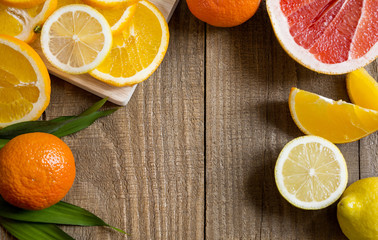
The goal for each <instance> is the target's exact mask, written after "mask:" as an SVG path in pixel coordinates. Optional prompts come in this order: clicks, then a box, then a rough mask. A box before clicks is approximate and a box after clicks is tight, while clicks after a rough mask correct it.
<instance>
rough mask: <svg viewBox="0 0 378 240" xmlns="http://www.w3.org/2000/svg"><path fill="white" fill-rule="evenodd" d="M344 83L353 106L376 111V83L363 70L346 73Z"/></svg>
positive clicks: (377, 96) (377, 103)
mask: <svg viewBox="0 0 378 240" xmlns="http://www.w3.org/2000/svg"><path fill="white" fill-rule="evenodd" d="M346 82H347V89H348V94H349V98H350V100H351V101H352V102H353V103H354V104H357V105H359V106H361V107H364V108H368V109H373V110H376V111H378V83H377V82H376V81H375V80H374V78H373V77H372V76H370V75H369V73H368V72H367V71H366V70H365V69H364V68H361V69H358V70H356V71H353V72H351V73H348V75H347V80H346Z"/></svg>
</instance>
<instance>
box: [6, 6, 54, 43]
mask: <svg viewBox="0 0 378 240" xmlns="http://www.w3.org/2000/svg"><path fill="white" fill-rule="evenodd" d="M57 1H58V0H46V1H45V2H44V3H42V4H40V5H38V6H36V7H32V8H25V9H21V8H14V7H8V6H6V5H3V4H1V3H0V22H1V23H2V24H1V25H0V34H6V35H10V36H13V37H16V38H18V39H20V40H22V41H24V42H31V41H32V40H34V37H35V33H34V28H35V27H36V26H38V25H41V24H42V23H43V22H44V21H45V20H46V19H47V18H48V16H50V15H51V14H52V12H53V11H54V10H55V8H56V5H57Z"/></svg>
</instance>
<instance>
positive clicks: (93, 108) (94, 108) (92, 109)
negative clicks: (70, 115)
mask: <svg viewBox="0 0 378 240" xmlns="http://www.w3.org/2000/svg"><path fill="white" fill-rule="evenodd" d="M107 100H108V98H104V99H101V100H100V101H98V102H96V103H95V104H93V105H92V106H91V107H90V108H88V109H87V110H85V111H84V112H82V113H81V114H80V115H79V116H86V115H89V114H91V113H94V112H96V111H97V110H99V109H100V108H101V107H102V106H104V104H105V103H106V101H107Z"/></svg>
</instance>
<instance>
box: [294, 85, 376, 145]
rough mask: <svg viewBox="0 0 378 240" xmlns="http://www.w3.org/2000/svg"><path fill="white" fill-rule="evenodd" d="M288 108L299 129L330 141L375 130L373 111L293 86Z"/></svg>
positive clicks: (354, 137)
mask: <svg viewBox="0 0 378 240" xmlns="http://www.w3.org/2000/svg"><path fill="white" fill-rule="evenodd" d="M289 107H290V113H291V116H292V118H293V120H294V122H295V124H297V126H298V128H299V129H300V130H302V132H304V133H305V134H311V135H316V136H320V137H323V138H326V139H328V140H329V141H331V142H333V143H347V142H353V141H357V140H359V139H361V138H363V137H365V136H367V135H369V134H371V133H373V132H375V131H377V130H378V112H377V111H374V110H370V109H366V108H363V107H360V106H358V105H354V104H350V103H347V102H344V101H341V100H339V101H333V100H332V99H329V98H325V97H323V96H320V95H317V94H314V93H311V92H307V91H303V90H300V89H297V88H292V90H291V92H290V96H289Z"/></svg>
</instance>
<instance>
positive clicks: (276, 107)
mask: <svg viewBox="0 0 378 240" xmlns="http://www.w3.org/2000/svg"><path fill="white" fill-rule="evenodd" d="M169 27H170V33H171V40H170V46H169V50H168V52H167V55H166V57H165V60H164V62H163V63H162V64H161V66H160V68H159V69H158V70H157V71H156V73H155V74H154V75H153V76H152V77H151V78H150V79H149V80H148V81H146V82H144V83H142V84H140V85H139V86H138V87H137V90H136V92H135V95H134V96H133V97H132V99H131V101H130V102H129V104H128V105H127V106H126V107H123V108H121V109H120V110H118V111H117V112H116V113H114V114H113V115H111V116H109V117H106V118H103V119H101V120H99V121H97V122H96V123H95V124H93V125H92V126H91V127H89V128H88V129H86V130H84V131H81V132H79V133H77V134H74V135H72V136H68V137H65V138H64V141H65V142H66V143H67V144H68V145H69V146H70V147H71V148H72V150H73V152H74V155H75V157H76V166H77V176H76V180H75V183H74V185H73V187H72V189H71V191H70V192H69V194H68V195H67V196H66V197H65V199H64V200H65V201H68V202H71V203H73V204H77V205H79V206H82V207H84V208H86V209H88V210H90V211H92V212H94V213H96V214H97V215H98V216H100V217H101V218H103V219H104V220H105V221H106V222H108V223H109V224H111V225H113V226H117V227H120V228H122V229H124V230H125V231H127V232H128V233H129V234H130V236H124V235H121V234H119V233H117V232H115V231H112V230H109V229H107V228H103V227H63V229H64V230H65V231H67V232H68V233H69V234H71V235H72V236H74V237H75V238H76V239H99V240H103V239H112V240H113V239H133V240H135V239H143V240H144V239H204V238H206V239H215V240H219V239H264V240H265V239H285V240H286V239H301V240H303V239H322V240H323V239H346V238H345V237H344V236H343V234H342V232H341V230H340V228H339V226H338V223H337V219H336V205H332V206H331V207H329V208H327V209H324V210H320V211H304V210H299V209H297V208H295V207H292V206H291V205H290V204H289V203H288V202H286V201H285V200H284V199H283V198H282V197H281V196H280V194H279V193H278V191H277V188H276V185H275V182H274V173H273V169H274V165H275V162H276V158H277V156H278V154H279V152H280V150H281V149H282V147H283V146H284V145H285V144H286V143H287V142H288V141H290V140H292V139H293V138H295V137H298V136H301V135H303V134H302V133H301V132H300V131H299V130H298V128H297V127H296V125H295V124H294V122H293V120H292V119H291V116H290V113H289V108H288V104H287V100H288V96H289V91H290V88H291V87H293V86H297V87H299V88H301V89H304V90H310V91H313V92H315V93H318V94H322V95H324V96H327V97H330V98H333V99H343V100H349V99H348V96H347V92H346V87H345V76H327V75H322V74H317V73H315V72H312V71H310V70H308V69H306V68H304V67H302V66H301V65H299V64H298V63H296V62H295V61H294V60H292V59H291V58H290V57H289V56H288V55H287V54H286V53H285V52H284V51H283V49H282V48H281V46H280V45H279V43H278V42H277V40H276V38H275V36H274V33H273V31H272V28H271V25H270V21H269V18H268V14H267V12H266V8H265V3H264V2H263V3H262V4H261V7H260V9H259V10H258V12H257V14H256V15H255V16H254V17H253V18H252V19H251V20H249V21H248V22H247V23H245V24H243V25H241V26H239V27H235V28H227V29H222V28H214V27H211V26H208V25H206V24H204V23H203V22H200V21H198V20H197V19H195V18H194V17H193V16H192V15H191V13H190V12H189V10H188V8H187V6H186V3H185V1H181V2H180V3H179V5H178V7H177V10H176V12H175V13H174V15H173V18H172V20H171V22H170V24H169ZM367 70H368V71H369V72H370V73H371V74H372V75H373V76H374V77H375V78H376V79H377V78H378V64H377V62H374V63H372V64H370V65H369V66H368V67H367ZM52 81H53V86H52V99H51V104H50V106H49V108H48V109H47V111H46V113H45V114H44V118H45V119H51V118H54V117H58V116H61V115H72V114H77V113H79V112H81V111H82V110H84V109H85V108H87V107H88V106H90V105H91V104H93V103H94V102H95V101H98V100H99V98H98V97H96V96H94V95H92V94H90V93H87V92H85V91H84V90H81V89H79V88H77V87H74V86H73V85H70V84H69V83H66V82H64V81H62V80H60V79H57V78H55V77H53V78H52ZM114 106H115V105H113V104H110V103H109V104H107V105H106V107H107V108H111V107H114ZM377 144H378V135H377V134H372V135H370V136H368V137H366V138H364V139H362V140H361V141H358V142H354V143H349V144H342V145H339V147H340V149H341V151H342V153H343V154H344V156H345V158H346V160H347V164H348V170H349V183H352V182H354V181H356V180H358V179H360V178H365V177H370V176H377V175H378V161H377V155H378V148H377ZM0 236H1V237H0V239H10V236H9V235H8V234H4V231H3V230H1V235H0Z"/></svg>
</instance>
